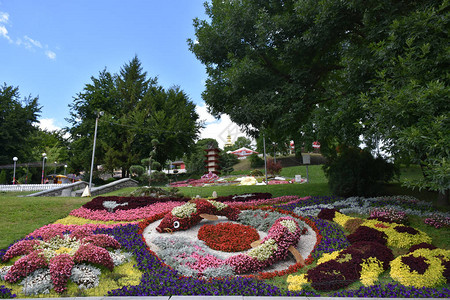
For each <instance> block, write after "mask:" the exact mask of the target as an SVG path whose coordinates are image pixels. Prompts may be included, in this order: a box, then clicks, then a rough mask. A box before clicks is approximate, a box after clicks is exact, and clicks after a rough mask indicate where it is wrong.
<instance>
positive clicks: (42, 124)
mask: <svg viewBox="0 0 450 300" xmlns="http://www.w3.org/2000/svg"><path fill="white" fill-rule="evenodd" d="M36 125H37V126H39V128H40V129H42V130H47V131H55V130H60V129H61V127H59V126H58V125H56V124H55V120H54V119H40V120H39V123H37V124H36Z"/></svg>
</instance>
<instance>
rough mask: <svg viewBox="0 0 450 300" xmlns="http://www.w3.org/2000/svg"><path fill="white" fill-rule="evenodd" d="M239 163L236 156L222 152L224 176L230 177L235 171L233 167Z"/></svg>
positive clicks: (221, 165) (220, 157) (221, 167)
mask: <svg viewBox="0 0 450 300" xmlns="http://www.w3.org/2000/svg"><path fill="white" fill-rule="evenodd" d="M238 162H239V159H238V158H237V157H236V155H234V154H231V153H226V152H225V151H222V152H221V153H220V156H219V166H220V171H221V173H223V174H224V175H228V174H230V173H231V172H233V171H234V169H233V166H234V165H235V164H237V163H238Z"/></svg>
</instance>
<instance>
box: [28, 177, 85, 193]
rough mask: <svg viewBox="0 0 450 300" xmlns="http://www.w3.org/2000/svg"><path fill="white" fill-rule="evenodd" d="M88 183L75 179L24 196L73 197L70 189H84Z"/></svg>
mask: <svg viewBox="0 0 450 300" xmlns="http://www.w3.org/2000/svg"><path fill="white" fill-rule="evenodd" d="M88 185H89V183H87V182H85V181H77V182H74V183H71V184H64V185H62V186H61V187H56V188H53V189H51V190H46V191H41V192H37V193H33V194H29V195H26V196H25V197H73V196H74V195H73V193H72V191H74V190H79V189H84V188H86V186H88Z"/></svg>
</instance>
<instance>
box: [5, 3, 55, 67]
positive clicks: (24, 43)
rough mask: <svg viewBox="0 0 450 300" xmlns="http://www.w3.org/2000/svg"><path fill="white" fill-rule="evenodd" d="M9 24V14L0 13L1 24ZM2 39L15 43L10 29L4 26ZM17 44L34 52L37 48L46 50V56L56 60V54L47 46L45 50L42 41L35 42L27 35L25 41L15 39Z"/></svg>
mask: <svg viewBox="0 0 450 300" xmlns="http://www.w3.org/2000/svg"><path fill="white" fill-rule="evenodd" d="M8 22H9V14H8V13H7V12H1V11H0V24H2V23H3V24H8ZM0 37H3V38H5V39H7V40H8V41H9V42H10V43H12V42H13V39H12V38H11V37H10V36H9V35H8V29H6V27H5V26H4V25H0ZM14 39H15V44H16V45H17V46H23V47H25V48H26V49H28V50H34V49H35V48H39V49H46V50H45V51H44V53H45V55H46V56H47V57H48V58H49V59H52V60H53V59H56V53H55V52H54V51H51V50H49V49H48V46H47V45H45V48H44V47H43V46H42V43H41V42H40V41H37V40H34V39H32V38H30V37H29V36H27V35H25V36H24V37H23V39H21V38H14Z"/></svg>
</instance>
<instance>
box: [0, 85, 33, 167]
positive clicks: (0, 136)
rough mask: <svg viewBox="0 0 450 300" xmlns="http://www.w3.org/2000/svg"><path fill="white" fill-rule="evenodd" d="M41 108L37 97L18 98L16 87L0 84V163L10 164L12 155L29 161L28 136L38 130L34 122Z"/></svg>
mask: <svg viewBox="0 0 450 300" xmlns="http://www.w3.org/2000/svg"><path fill="white" fill-rule="evenodd" d="M40 111H41V108H40V107H39V103H38V97H31V96H28V97H25V98H23V99H20V93H19V88H18V87H13V86H8V85H7V84H6V83H4V84H3V86H0V165H1V164H12V159H13V157H14V156H17V157H19V159H20V160H21V161H30V160H31V159H32V151H31V147H30V145H29V141H30V138H31V137H32V136H33V134H34V133H35V132H36V131H38V129H37V127H35V126H34V123H35V122H37V117H38V116H39V113H40Z"/></svg>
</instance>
